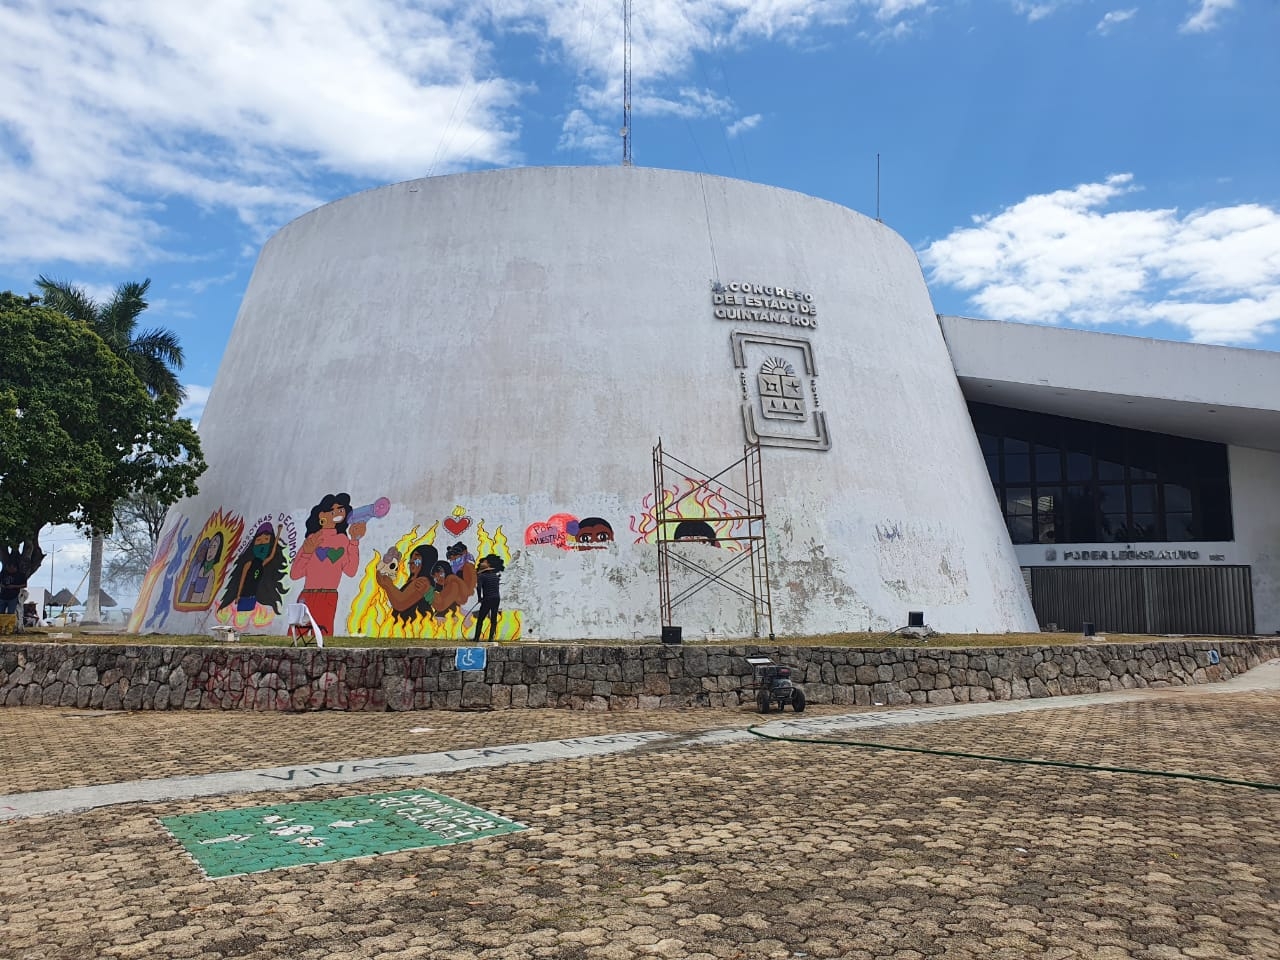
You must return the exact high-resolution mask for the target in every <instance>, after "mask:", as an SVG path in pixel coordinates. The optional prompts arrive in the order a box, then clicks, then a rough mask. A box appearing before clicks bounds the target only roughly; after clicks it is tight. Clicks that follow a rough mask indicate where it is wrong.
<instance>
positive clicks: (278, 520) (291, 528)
mask: <svg viewBox="0 0 1280 960" xmlns="http://www.w3.org/2000/svg"><path fill="white" fill-rule="evenodd" d="M297 547H298V530H297V526H296V525H295V524H294V522H293V518H292V517H290V516H288V515H287V514H283V513H282V514H277V515H276V516H274V517H273V516H272V515H271V514H267V515H266V516H265V517H260V518H259V519H258V521H257V523H255V524H254V525H253V534H252V536H250V537H246V538H245V540H244V542H243V543H242V544H241V545H240V552H239V554H238V555H237V556H236V559H235V562H234V564H233V565H232V567H231V572H230V573H229V574H228V575H227V580H226V584H225V587H224V589H223V591H222V596H221V597H220V598H219V600H218V609H217V611H216V613H215V614H214V617H215V618H216V619H217V620H218V622H219V623H229V624H234V625H235V626H236V627H237V628H238V629H241V630H243V629H246V628H248V627H251V626H252V627H265V626H267V625H268V624H270V623H271V622H272V621H273V620H275V618H276V615H277V614H279V613H280V605H281V603H282V602H283V600H284V596H285V594H286V593H288V591H289V585H288V584H287V583H286V581H285V574H286V572H287V571H288V570H289V565H290V560H291V559H292V557H293V556H294V554H295V553H296V552H297Z"/></svg>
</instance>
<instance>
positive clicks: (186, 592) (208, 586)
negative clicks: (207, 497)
mask: <svg viewBox="0 0 1280 960" xmlns="http://www.w3.org/2000/svg"><path fill="white" fill-rule="evenodd" d="M243 532H244V518H243V517H241V516H240V514H238V513H234V512H232V511H228V510H223V509H221V508H219V509H218V510H217V511H216V512H215V513H213V514H212V515H211V516H210V517H209V519H208V520H206V521H205V523H204V527H203V528H202V529H201V530H200V535H199V536H198V537H197V538H196V545H195V547H194V548H193V549H192V551H191V555H190V556H189V557H188V559H187V562H186V564H185V565H184V566H183V568H182V574H181V576H180V578H179V580H178V583H179V587H178V593H177V595H176V596H175V597H174V598H173V608H174V609H175V610H181V611H184V612H187V613H191V612H196V611H200V610H207V609H208V608H209V605H210V604H212V603H213V598H214V597H215V596H216V595H217V592H218V587H219V585H220V584H221V583H222V575H223V574H224V573H225V572H226V569H227V561H228V560H229V559H230V557H231V552H232V550H233V549H234V548H235V545H236V544H237V543H238V542H239V540H240V534H241V533H243ZM161 599H163V597H162V598H161ZM158 607H159V604H157V608H158Z"/></svg>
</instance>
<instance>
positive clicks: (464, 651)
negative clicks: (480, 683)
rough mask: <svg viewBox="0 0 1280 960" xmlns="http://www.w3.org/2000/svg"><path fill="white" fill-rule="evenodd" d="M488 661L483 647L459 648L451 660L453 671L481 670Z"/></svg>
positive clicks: (486, 652)
mask: <svg viewBox="0 0 1280 960" xmlns="http://www.w3.org/2000/svg"><path fill="white" fill-rule="evenodd" d="M487 660H488V651H487V650H486V649H485V648H484V647H459V648H458V652H457V655H456V656H455V657H454V660H453V667H454V669H455V670H483V669H484V665H485V662H486V661H487Z"/></svg>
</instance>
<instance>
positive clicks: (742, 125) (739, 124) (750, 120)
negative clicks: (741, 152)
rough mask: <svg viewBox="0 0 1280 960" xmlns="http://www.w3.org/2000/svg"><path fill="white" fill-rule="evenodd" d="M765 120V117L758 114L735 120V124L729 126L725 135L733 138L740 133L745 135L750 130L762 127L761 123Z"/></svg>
mask: <svg viewBox="0 0 1280 960" xmlns="http://www.w3.org/2000/svg"><path fill="white" fill-rule="evenodd" d="M763 119H764V117H763V116H761V115H760V114H758V113H753V114H752V115H751V116H749V117H742V118H741V119H738V120H735V121H733V123H731V124H729V126H728V127H727V128H726V129H725V133H727V134H728V135H729V136H731V137H736V136H737V135H738V134H740V133H745V132H746V131H748V130H754V129H755V128H756V127H758V126H760V121H761V120H763Z"/></svg>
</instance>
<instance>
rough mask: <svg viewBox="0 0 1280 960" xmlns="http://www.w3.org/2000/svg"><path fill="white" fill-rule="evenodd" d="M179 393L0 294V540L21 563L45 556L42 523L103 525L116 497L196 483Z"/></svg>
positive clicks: (65, 325) (98, 342) (54, 318)
mask: <svg viewBox="0 0 1280 960" xmlns="http://www.w3.org/2000/svg"><path fill="white" fill-rule="evenodd" d="M177 403H178V401H177V399H176V398H174V397H171V396H152V395H151V394H150V393H148V391H147V389H146V387H145V386H143V384H142V382H141V380H140V379H139V378H138V377H137V376H136V375H135V374H134V372H133V370H132V369H131V368H130V366H129V364H127V363H126V362H125V361H124V360H123V359H121V358H120V357H118V356H116V355H115V354H114V353H113V352H112V350H111V349H110V348H109V347H108V346H107V344H106V343H105V342H104V341H103V339H102V338H101V337H99V336H98V335H97V334H96V333H94V332H93V330H91V329H90V328H89V327H88V326H86V325H85V324H84V323H82V322H79V321H76V320H73V319H71V318H70V317H68V316H66V315H65V314H63V313H60V312H58V311H56V310H52V309H49V308H47V307H43V306H41V305H39V304H38V303H37V302H35V300H34V299H33V298H30V297H27V298H23V297H18V296H15V295H14V294H12V293H0V547H2V548H3V552H4V554H5V555H6V556H11V557H13V558H14V559H15V560H16V561H17V564H18V569H19V572H20V573H22V574H23V575H25V576H27V577H30V576H31V574H33V573H34V572H35V571H36V570H37V569H39V567H40V564H41V563H42V562H43V560H44V556H45V555H44V551H43V550H42V549H41V548H40V543H39V538H38V537H39V532H40V529H41V528H42V527H43V526H45V525H46V524H58V523H75V524H77V525H78V526H80V527H81V528H82V529H88V530H110V529H111V528H112V523H113V515H112V511H113V507H114V505H115V504H116V503H117V502H118V501H119V500H121V499H123V498H125V497H129V496H132V495H135V494H145V495H150V496H154V497H156V498H157V499H158V500H160V501H161V502H163V503H165V504H170V503H173V502H174V501H175V500H177V499H179V498H180V497H183V496H190V495H192V494H194V493H195V492H196V480H197V478H198V477H199V476H200V474H201V473H203V472H204V469H205V463H204V457H203V455H202V453H201V450H200V439H199V437H198V436H197V435H196V432H195V428H194V427H193V426H192V424H191V421H190V420H187V419H184V418H180V417H178V416H177Z"/></svg>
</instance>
